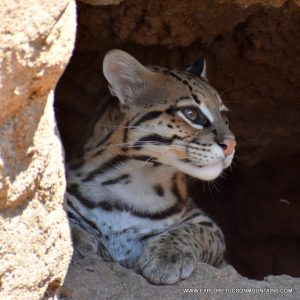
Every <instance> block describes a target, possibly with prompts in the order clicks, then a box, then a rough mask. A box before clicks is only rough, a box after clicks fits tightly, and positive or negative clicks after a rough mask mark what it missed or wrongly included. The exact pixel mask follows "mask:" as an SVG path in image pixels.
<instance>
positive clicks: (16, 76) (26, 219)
mask: <svg viewBox="0 0 300 300" xmlns="http://www.w3.org/2000/svg"><path fill="white" fill-rule="evenodd" d="M37 12H38V13H37ZM0 20H1V23H0V41H1V46H0V257H1V263H0V299H1V300H2V299H3V300H4V299H5V300H11V299H22V300H26V299H30V300H34V299H41V298H42V296H43V295H44V293H45V291H46V290H47V292H48V294H49V296H50V295H51V293H52V292H54V291H55V290H56V289H57V288H58V287H59V286H60V285H61V284H62V282H63V280H64V277H65V273H66V270H67V268H68V264H69V261H70V257H71V252H72V251H71V242H70V234H69V227H68V223H67V218H66V214H65V211H64V209H63V205H64V204H63V203H64V199H63V198H64V190H65V175H64V166H63V153H62V149H61V143H60V140H59V136H58V132H57V129H56V125H55V120H54V112H53V89H54V87H55V85H56V82H57V80H58V79H59V77H60V75H61V74H62V72H63V70H64V68H65V66H66V64H67V62H68V60H69V58H70V55H71V53H72V50H73V45H74V37H75V28H76V23H75V4H74V2H73V1H70V0H65V1H60V0H59V1H58V0H51V1H37V0H29V1H18V0H15V1H6V0H5V1H1V3H0Z"/></svg>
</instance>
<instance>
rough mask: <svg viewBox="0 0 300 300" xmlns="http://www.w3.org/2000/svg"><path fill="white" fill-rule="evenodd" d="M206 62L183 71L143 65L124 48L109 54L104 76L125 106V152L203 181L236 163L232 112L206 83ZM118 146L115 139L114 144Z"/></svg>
mask: <svg viewBox="0 0 300 300" xmlns="http://www.w3.org/2000/svg"><path fill="white" fill-rule="evenodd" d="M205 69H206V67H205V62H204V61H203V60H199V61H198V62H196V63H195V64H194V65H192V66H191V67H189V68H188V69H187V70H185V71H178V70H174V69H169V68H162V67H157V66H144V65H142V64H141V63H140V62H138V61H137V60H136V59H135V58H133V57H132V56H130V55H129V54H128V53H126V52H124V51H121V50H112V51H110V52H108V53H107V54H106V56H105V58H104V62H103V72H104V76H105V77H106V79H107V80H108V82H109V88H110V91H111V93H112V95H114V96H116V97H117V98H118V99H119V101H120V104H121V109H122V112H123V119H122V122H121V123H120V125H119V127H118V131H119V132H120V135H119V136H120V140H119V141H118V142H120V141H121V142H122V143H123V147H122V151H123V152H126V155H128V156H129V157H145V158H147V157H148V158H149V161H150V160H151V161H156V162H157V163H160V164H164V165H167V166H170V167H173V168H176V169H178V170H179V171H182V172H184V173H186V174H188V175H191V176H193V177H197V178H200V179H202V180H212V179H215V178H216V177H217V176H219V175H220V174H221V172H222V171H223V169H225V168H227V167H228V166H229V165H230V164H231V161H232V159H233V155H234V152H235V146H236V141H235V137H234V135H233V133H232V132H231V131H230V129H229V127H228V120H227V118H226V116H225V113H226V111H228V109H227V108H226V106H225V105H224V104H223V102H222V100H221V98H220V96H219V94H218V93H217V91H216V90H215V89H214V88H213V87H212V86H211V85H210V84H208V81H207V79H206V74H205ZM116 142H117V141H116Z"/></svg>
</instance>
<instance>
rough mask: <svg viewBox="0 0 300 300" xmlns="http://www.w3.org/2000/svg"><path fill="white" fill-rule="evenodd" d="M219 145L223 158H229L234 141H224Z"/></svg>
mask: <svg viewBox="0 0 300 300" xmlns="http://www.w3.org/2000/svg"><path fill="white" fill-rule="evenodd" d="M219 145H220V146H221V147H222V148H223V151H224V154H225V156H229V155H231V154H232V153H233V151H234V149H235V146H236V141H235V140H233V139H225V140H224V141H223V142H222V143H220V144H219Z"/></svg>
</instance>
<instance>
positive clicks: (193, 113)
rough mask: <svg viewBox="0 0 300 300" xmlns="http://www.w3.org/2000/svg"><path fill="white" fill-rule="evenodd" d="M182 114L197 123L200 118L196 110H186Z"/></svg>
mask: <svg viewBox="0 0 300 300" xmlns="http://www.w3.org/2000/svg"><path fill="white" fill-rule="evenodd" d="M181 111H182V113H183V114H184V115H185V116H186V117H187V118H188V119H189V120H191V121H193V122H194V121H195V120H197V118H198V111H197V109H195V108H189V107H188V108H184V109H182V110H181Z"/></svg>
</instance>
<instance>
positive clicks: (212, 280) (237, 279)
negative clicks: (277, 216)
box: [61, 257, 300, 300]
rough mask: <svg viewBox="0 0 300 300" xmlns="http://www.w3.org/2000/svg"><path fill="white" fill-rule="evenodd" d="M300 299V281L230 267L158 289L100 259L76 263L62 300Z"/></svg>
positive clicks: (203, 267)
mask: <svg viewBox="0 0 300 300" xmlns="http://www.w3.org/2000/svg"><path fill="white" fill-rule="evenodd" d="M197 289H198V290H197ZM201 289H202V290H201ZM299 298H300V279H296V278H292V277H290V276H287V275H283V276H268V277H266V278H265V279H264V280H262V281H255V280H249V279H247V278H245V277H242V276H241V275H239V274H238V273H237V272H236V270H235V269H233V268H232V267H231V266H226V267H224V268H222V269H216V268H214V267H212V266H209V265H207V264H201V263H199V264H198V266H197V268H196V270H195V272H194V273H193V274H192V276H191V277H190V278H188V279H186V280H184V281H181V282H179V283H177V284H176V285H173V286H155V285H151V284H149V283H148V282H147V281H146V280H145V279H144V278H143V277H142V276H140V275H138V274H136V273H134V272H133V271H132V270H128V269H125V268H123V267H122V266H120V265H119V264H116V263H106V262H103V261H101V260H100V259H99V258H97V257H88V258H85V259H81V260H77V261H75V262H74V263H73V264H72V265H71V266H70V271H69V272H68V275H67V277H66V282H65V285H64V287H63V288H62V290H61V300H91V299H101V300H108V299H120V300H122V299H124V300H125V299H126V300H137V299H157V300H165V299H184V300H188V299H214V300H217V299H249V300H250V299H251V300H256V299H261V300H267V299H270V300H273V299H280V300H285V299H293V300H294V299H299Z"/></svg>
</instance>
